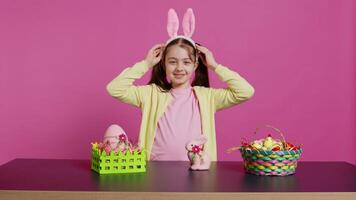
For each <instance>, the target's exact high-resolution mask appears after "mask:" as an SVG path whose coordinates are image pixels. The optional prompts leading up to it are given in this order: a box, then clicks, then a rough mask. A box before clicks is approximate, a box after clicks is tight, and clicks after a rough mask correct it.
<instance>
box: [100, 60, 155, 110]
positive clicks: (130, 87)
mask: <svg viewBox="0 0 356 200" xmlns="http://www.w3.org/2000/svg"><path fill="white" fill-rule="evenodd" d="M148 69H149V66H148V64H147V62H146V61H145V60H143V61H140V62H138V63H136V64H135V65H133V66H132V67H128V68H126V69H124V70H123V71H122V72H121V73H120V74H119V75H118V76H117V77H116V78H114V79H113V80H112V81H111V82H110V83H109V84H107V86H106V90H107V91H108V93H109V94H110V95H111V96H112V97H114V98H116V99H118V100H119V101H121V102H124V103H128V104H131V105H133V106H136V107H141V105H142V104H143V103H144V94H145V92H147V91H146V90H147V89H148V88H149V87H150V86H149V85H144V86H135V85H134V84H133V82H134V81H135V80H137V79H139V78H141V77H142V76H143V75H144V74H145V73H146V72H147V71H148Z"/></svg>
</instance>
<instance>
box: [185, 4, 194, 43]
mask: <svg viewBox="0 0 356 200" xmlns="http://www.w3.org/2000/svg"><path fill="white" fill-rule="evenodd" d="M182 26H183V32H184V36H186V37H192V36H193V33H194V30H195V16H194V13H193V9H191V8H188V9H187V11H186V12H185V14H184V17H183V22H182Z"/></svg>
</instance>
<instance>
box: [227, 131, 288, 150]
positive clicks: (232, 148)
mask: <svg viewBox="0 0 356 200" xmlns="http://www.w3.org/2000/svg"><path fill="white" fill-rule="evenodd" d="M264 127H267V128H271V129H273V130H275V131H276V132H278V133H279V134H280V136H281V137H282V139H283V143H286V139H285V138H284V135H283V133H282V131H281V130H279V129H278V128H276V127H274V126H271V125H268V124H265V125H263V126H259V127H257V128H256V129H255V131H254V132H253V140H252V141H255V136H256V134H257V132H258V131H259V130H260V129H261V128H264ZM243 139H244V140H246V139H245V138H243ZM240 148H241V146H235V147H231V148H229V149H227V150H226V151H225V152H226V153H228V154H230V153H232V152H234V151H236V150H239V149H240Z"/></svg>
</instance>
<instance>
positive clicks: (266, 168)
mask: <svg viewBox="0 0 356 200" xmlns="http://www.w3.org/2000/svg"><path fill="white" fill-rule="evenodd" d="M264 127H268V128H271V129H273V130H275V131H277V132H278V133H279V134H280V135H281V137H282V140H283V142H285V139H284V136H283V133H282V132H281V131H280V130H279V129H277V128H275V127H273V126H270V125H265V126H264ZM259 129H260V128H257V129H256V130H255V132H254V135H256V134H257V131H258V130H259ZM235 149H236V148H235ZM238 149H239V150H240V152H241V155H242V158H243V162H244V168H245V171H246V172H247V173H251V174H255V175H267V176H268V175H272V176H286V175H291V174H294V173H295V170H296V168H297V161H298V159H299V157H300V156H301V153H302V149H298V150H289V151H288V150H284V151H265V150H251V149H248V148H245V147H243V146H241V147H238Z"/></svg>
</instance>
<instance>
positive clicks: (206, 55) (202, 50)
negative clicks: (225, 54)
mask: <svg viewBox="0 0 356 200" xmlns="http://www.w3.org/2000/svg"><path fill="white" fill-rule="evenodd" d="M197 49H198V53H199V57H200V58H201V59H202V61H203V63H204V65H206V66H207V67H208V68H210V69H211V70H215V68H216V67H217V66H218V63H216V61H215V59H214V56H213V53H212V52H211V51H210V50H209V49H207V48H206V47H203V46H201V45H200V44H197Z"/></svg>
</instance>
